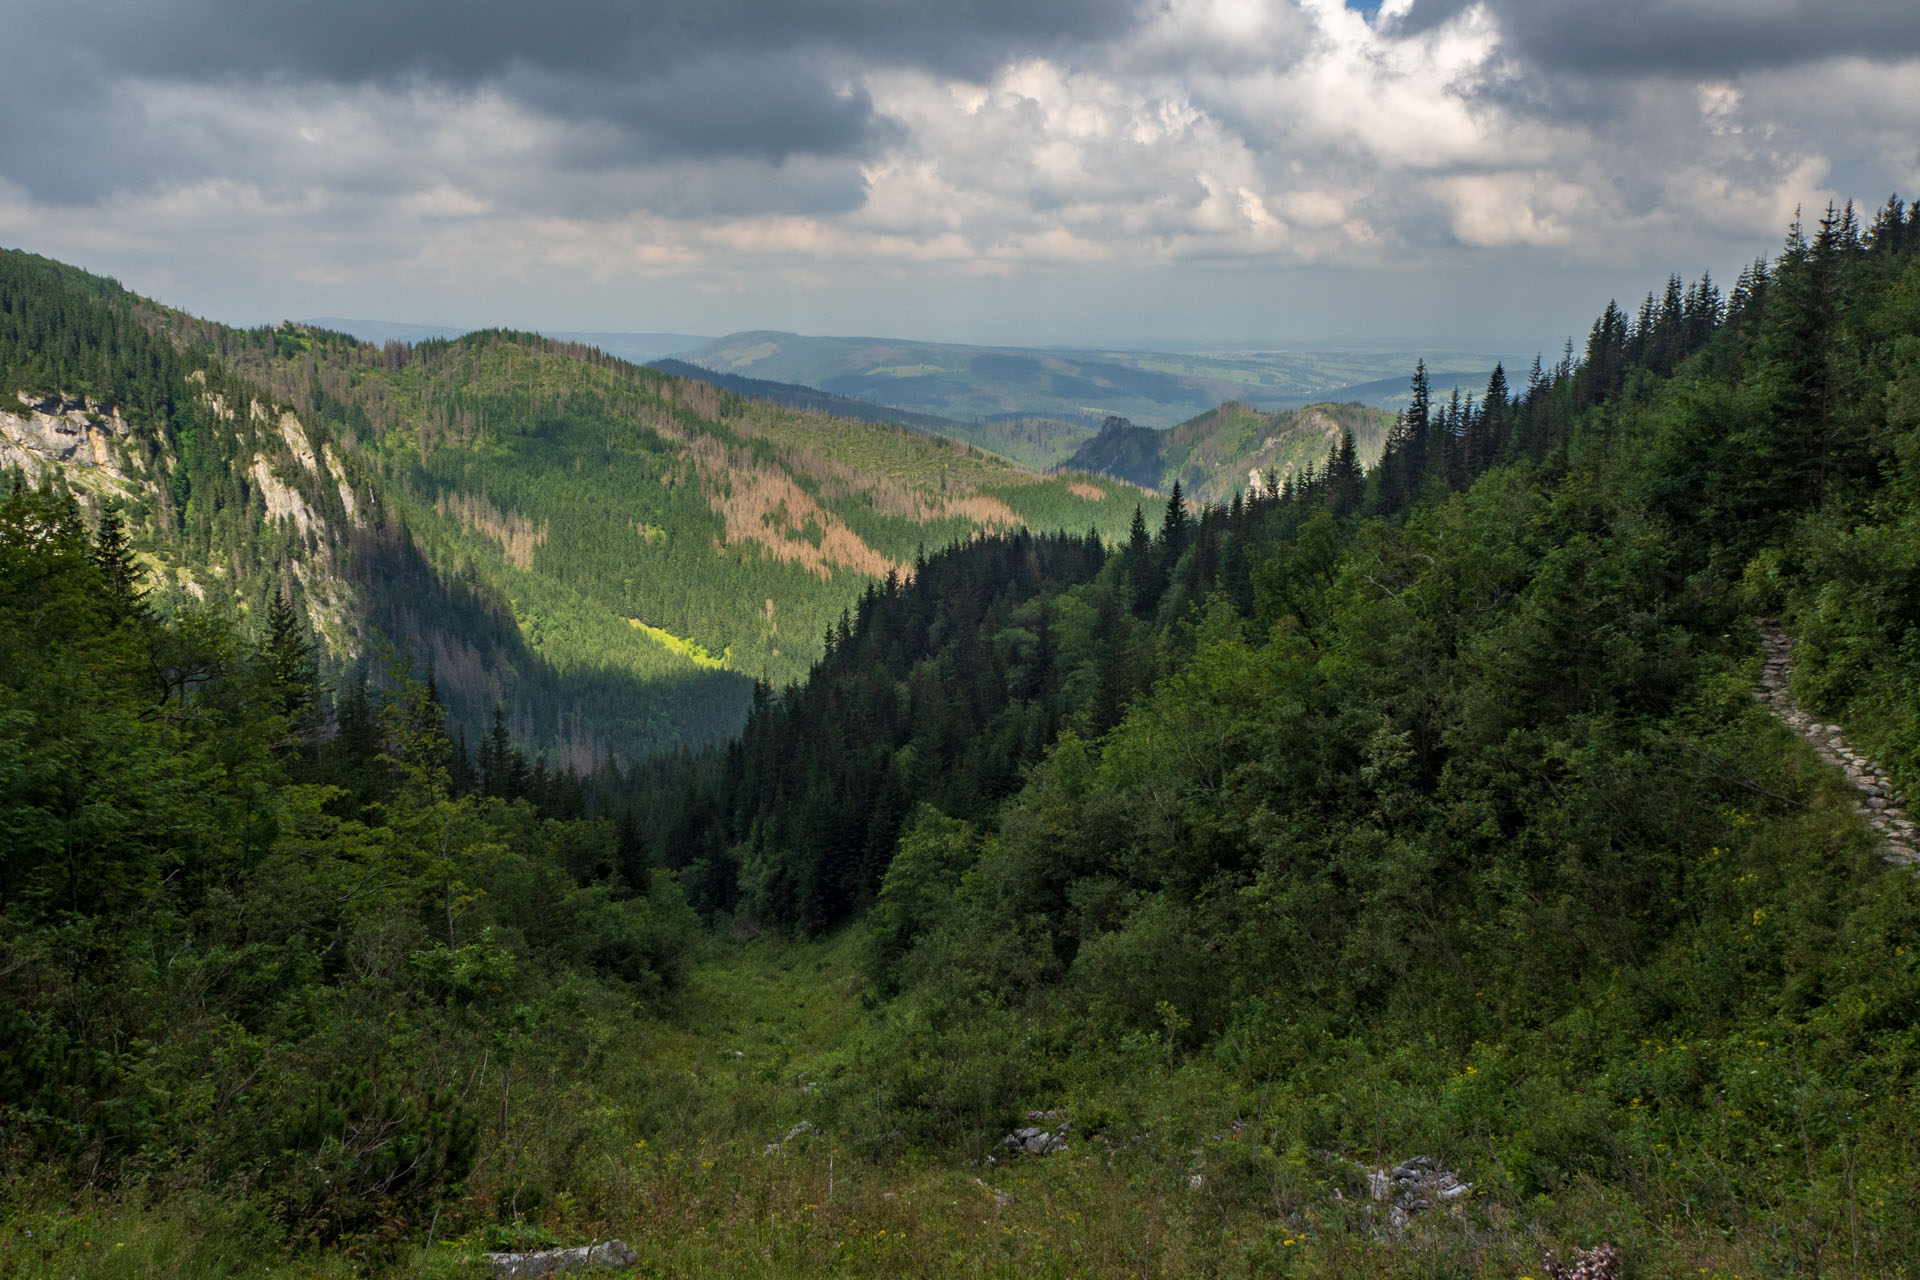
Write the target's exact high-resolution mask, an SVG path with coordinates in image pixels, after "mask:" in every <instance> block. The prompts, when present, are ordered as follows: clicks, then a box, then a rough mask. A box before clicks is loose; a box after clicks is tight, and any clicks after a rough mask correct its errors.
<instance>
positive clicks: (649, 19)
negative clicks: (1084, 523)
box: [0, 0, 1920, 352]
mask: <svg viewBox="0 0 1920 1280" xmlns="http://www.w3.org/2000/svg"><path fill="white" fill-rule="evenodd" d="M0 18H3V19H4V23H5V26H6V28H7V30H8V34H9V39H8V42H7V43H8V46H9V48H10V49H12V50H13V51H14V54H15V55H16V56H13V57H10V58H9V59H8V67H7V71H6V73H5V81H4V88H3V89H0V104H4V105H3V106H0V245H6V246H9V247H17V248H24V249H29V250H32V251H34V252H37V253H42V254H46V255H49V256H52V257H56V258H60V259H62V260H64V261H68V262H72V263H75V264H77V265H80V266H83V267H86V268H88V269H90V270H94V271H99V272H102V273H104V274H109V275H113V276H115V277H117V278H119V279H120V280H121V281H122V282H123V283H125V284H127V285H128V286H130V287H132V288H135V289H137V290H139V291H141V292H143V293H147V294H149V295H152V296H156V297H158V298H160V299H162V300H163V301H167V302H170V303H172V304H174V305H177V306H181V307H185V308H187V309H189V310H192V311H195V312H198V313H200V314H203V315H208V316H212V317H214V318H217V319H222V320H227V321H230V322H234V323H247V324H251V323H262V322H272V321H277V320H279V319H282V318H286V317H302V316H314V315H335V316H361V317H371V318H380V319H387V320H397V321H414V322H426V323H436V324H450V325H460V326H477V325H488V324H503V325H512V326H515V327H521V328H541V329H548V330H556V331H557V330H575V331H577V330H602V331H617V330H627V331H633V330H670V331H675V332H684V333H704V334H716V335H717V334H723V333H728V332H731V331H735V330H741V329H751V328H771V329H790V330H796V331H800V332H807V333H825V334H884V335H889V336H899V337H913V338H924V339H933V340H943V341H963V342H983V343H1008V344H1013V343H1022V344H1052V345H1077V346H1100V345H1132V346H1142V347H1186V348H1205V347H1283V346H1291V347H1302V348H1309V349H1312V348H1318V349H1341V348H1354V347H1361V346H1374V347H1392V348H1398V347H1418V346H1430V347H1431V346H1437V347H1444V348H1446V349H1451V350H1464V349H1483V350H1497V351H1501V352H1521V351H1526V352H1531V351H1533V350H1536V349H1539V348H1542V347H1545V348H1548V349H1557V348H1558V346H1559V343H1560V341H1561V339H1562V338H1564V337H1565V336H1567V335H1568V334H1573V333H1579V334H1584V332H1585V330H1586V328H1587V327H1588V325H1589V324H1590V323H1591V321H1592V317H1593V316H1594V315H1595V314H1596V313H1597V312H1598V311H1599V310H1600V308H1601V307H1602V306H1604V304H1605V302H1606V300H1607V299H1608V297H1610V296H1618V297H1620V298H1621V299H1622V300H1623V301H1628V300H1631V299H1635V298H1638V297H1639V296H1641V295H1643V294H1644V293H1645V292H1646V291H1647V290H1648V289H1649V288H1653V287H1656V286H1658V285H1660V284H1661V283H1662V282H1664V280H1665V278H1666V276H1667V274H1668V273H1669V272H1670V271H1678V272H1680V273H1681V274H1683V275H1684V276H1686V277H1688V278H1692V277H1694V276H1696V275H1698V274H1699V272H1700V271H1701V270H1703V269H1705V270H1711V271H1712V272H1713V273H1714V274H1715V276H1716V277H1717V278H1720V279H1722V280H1723V281H1725V282H1728V283H1730V282H1731V278H1732V275H1733V274H1734V273H1736V272H1737V271H1738V270H1739V269H1740V267H1741V266H1742V265H1743V264H1744V263H1747V262H1750V261H1752V260H1753V258H1755V257H1756V256H1757V255H1760V254H1766V253H1772V252H1774V251H1776V250H1777V249H1778V247H1779V244H1780V242H1781V238H1782V236H1783V234H1784V232H1785V229H1786V227H1787V225H1788V223H1789V221H1790V220H1791V219H1792V218H1793V216H1794V211H1795V209H1796V208H1797V207H1801V208H1805V209H1807V210H1808V212H1809V220H1811V215H1812V214H1814V213H1817V211H1818V210H1820V209H1821V208H1824V206H1825V205H1826V203H1827V202H1828V201H1830V200H1845V199H1848V198H1853V199H1855V200H1857V201H1859V202H1861V203H1863V204H1864V205H1866V206H1868V207H1869V208H1871V207H1873V206H1877V205H1878V204H1880V203H1881V202H1883V201H1884V200H1885V199H1886V198H1887V197H1888V196H1889V195H1890V194H1893V193H1896V192H1898V193H1899V194H1901V195H1903V196H1913V195H1920V4H1916V3H1914V2H1913V0H1826V2H1825V3H1814V2H1813V0H1471V2H1470V0H1384V2H1383V3H1358V2H1357V0H1356V2H1355V3H1349V4H1342V3H1340V2H1339V0H641V2H636V0H540V3H529V0H329V3H326V4H314V3H311V0H0ZM28 51H33V52H32V54H31V56H29V54H28Z"/></svg>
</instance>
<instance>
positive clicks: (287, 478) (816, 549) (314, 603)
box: [0, 251, 1139, 774]
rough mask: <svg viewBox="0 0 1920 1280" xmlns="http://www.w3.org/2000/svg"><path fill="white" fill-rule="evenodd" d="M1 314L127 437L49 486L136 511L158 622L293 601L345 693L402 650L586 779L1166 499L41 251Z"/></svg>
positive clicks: (872, 427)
mask: <svg viewBox="0 0 1920 1280" xmlns="http://www.w3.org/2000/svg"><path fill="white" fill-rule="evenodd" d="M0 325H3V326H4V327H0V386H3V387H5V388H6V391H5V393H0V394H4V396H5V399H6V401H7V403H8V404H9V405H13V404H16V403H18V401H17V400H16V397H18V396H24V397H26V399H27V401H28V402H30V403H34V404H37V403H40V402H41V401H42V400H43V398H45V397H50V396H51V397H56V398H58V397H65V400H58V399H56V401H55V402H56V403H69V402H70V403H71V404H72V405H73V406H74V407H75V408H76V409H79V408H81V407H83V406H90V407H87V408H86V409H85V412H86V413H87V414H90V415H91V416H92V417H94V418H99V419H101V420H103V421H105V420H106V415H108V414H112V415H114V417H113V419H112V420H113V421H114V422H122V421H124V423H125V424H126V432H127V434H126V438H125V439H124V440H120V441H116V442H115V443H114V445H113V446H112V447H113V451H114V453H115V461H116V466H117V468H118V473H117V475H116V476H114V477H110V478H109V479H107V480H101V479H100V477H99V476H98V474H97V473H96V472H95V471H94V470H93V469H92V468H82V467H79V466H69V467H66V468H64V469H56V470H55V471H54V472H53V473H52V475H51V479H52V481H53V482H54V483H55V484H57V485H59V486H62V487H64V488H66V489H68V490H72V491H75V492H76V493H77V494H78V495H79V496H80V497H81V498H82V499H83V501H84V502H85V503H86V504H87V505H88V506H89V508H91V507H92V506H94V505H100V504H104V505H107V506H111V507H113V508H115V509H116V510H118V511H120V512H121V514H122V516H123V518H124V520H125V522H126V525H127V529H128V532H129V536H130V537H131V538H132V539H133V542H134V545H135V547H136V548H137V550H138V551H139V552H140V553H141V554H142V555H145V556H147V557H149V558H150V560H151V561H152V567H153V568H154V569H155V570H156V576H155V581H154V582H153V583H152V591H153V605H154V607H155V608H156V609H157V610H158V611H159V612H161V613H162V614H171V613H172V612H174V611H175V610H176V609H178V608H182V607H186V606H188V605H191V604H195V603H197V602H201V601H205V600H208V599H213V598H217V599H220V600H224V601H227V602H229V603H230V604H231V605H232V606H233V608H234V609H235V610H236V611H237V612H238V613H239V614H241V615H243V616H244V617H250V618H254V619H259V618H261V617H263V616H264V609H265V605H266V602H267V600H268V599H269V598H271V597H272V595H273V594H274V593H275V592H276V591H284V592H286V594H287V595H288V598H289V599H290V601H291V602H292V604H293V606H294V608H295V609H296V611H297V612H300V613H302V614H303V615H304V616H305V617H306V619H307V621H308V623H309V625H310V626H311V627H312V628H313V629H314V630H315V632H316V633H317V635H318V636H319V639H320V641H321V645H320V657H321V660H322V666H323V669H324V670H325V672H326V674H327V675H328V676H329V678H330V680H331V682H332V683H334V684H340V683H343V682H345V681H348V680H351V679H353V678H357V676H358V675H359V674H366V673H371V674H372V675H373V676H374V677H375V678H376V680H377V679H378V677H379V674H380V672H381V671H383V670H384V668H385V665H386V664H385V662H384V659H383V657H382V654H383V651H384V649H385V648H386V647H389V646H391V647H394V648H396V649H398V650H401V651H403V652H404V653H405V654H406V655H408V657H409V662H408V664H407V665H408V666H409V669H410V670H412V672H413V673H414V674H415V675H417V676H419V677H421V678H425V677H426V676H427V675H428V674H432V675H433V676H434V677H435V678H436V680H437V684H438V687H439V689H440V692H441V694H442V696H443V698H444V700H445V704H446V706H447V708H448V711H449V714H450V715H451V716H452V719H453V724H454V731H455V734H456V737H457V736H459V735H461V734H465V735H466V736H467V738H468V739H469V741H477V740H478V738H479V737H480V736H481V735H482V734H484V733H485V732H487V731H488V728H489V726H490V724H491V718H492V714H493V711H494V709H495V708H496V707H499V708H501V709H502V710H503V711H504V714H505V715H506V718H507V720H508V722H509V724H510V726H511V728H512V731H513V733H514V736H515V738H516V740H518V741H521V742H524V743H526V744H527V745H528V746H529V748H530V749H534V750H537V751H539V752H541V753H544V754H545V755H547V756H548V758H549V759H550V760H551V762H552V763H553V764H554V765H555V766H556V767H560V768H570V769H573V770H574V771H576V772H579V773H582V774H584V773H587V772H589V771H591V770H592V769H593V768H594V767H595V766H596V765H598V764H600V763H601V762H603V761H607V760H610V759H611V760H634V759H639V758H642V757H645V756H647V755H649V754H651V753H655V752H660V751H667V750H672V749H675V748H679V747H683V746H700V745H705V744H707V743H711V742H716V741H719V740H722V739H724V738H725V737H727V736H728V735H729V734H731V733H732V732H734V731H735V730H737V728H738V727H739V724H740V722H741V720H742V718H743V717H744V715H745V713H746V710H747V707H748V704H749V701H750V697H751V691H752V687H753V682H754V681H755V680H756V679H765V680H770V681H774V682H785V681H787V680H790V679H793V678H795V677H797V676H798V675H800V674H801V673H803V672H804V671H805V670H806V669H807V667H808V665H809V664H810V663H811V662H812V661H813V659H814V658H816V657H817V656H818V654H819V651H820V643H821V637H822V635H824V634H825V632H826V631H827V630H828V628H829V627H830V626H831V625H832V623H833V622H834V620H835V618H836V617H837V616H838V615H839V613H840V611H841V610H842V609H843V608H845V607H846V606H848V605H849V604H851V603H852V602H853V600H854V599H855V598H856V597H857V596H858V594H859V592H860V590H861V589H862V588H863V587H864V586H865V585H868V584H870V583H873V582H877V581H880V580H882V579H884V578H885V577H886V575H887V574H888V573H890V572H891V573H901V574H904V573H905V572H907V571H908V567H909V565H910V562H911V561H912V559H913V557H914V555H915V554H916V552H917V551H919V550H920V549H921V548H922V547H932V546H939V545H943V544H945V543H946V542H948V541H950V540H952V539H955V538H962V537H966V536H969V535H970V534H972V533H974V532H976V531H980V530H990V529H1010V528H1015V527H1025V526H1029V525H1030V526H1032V527H1036V528H1071V529H1075V530H1086V529H1088V528H1095V529H1099V530H1101V531H1102V532H1103V533H1104V534H1106V535H1107V536H1115V535H1117V534H1119V533H1120V532H1121V531H1122V530H1124V529H1125V528H1126V521H1127V518H1128V516H1129V514H1130V513H1131V511H1132V510H1133V507H1134V506H1135V505H1136V503H1137V500H1138V497H1139V495H1138V494H1137V493H1135V492H1134V491H1133V490H1132V489H1131V488H1130V487H1129V486H1125V485H1116V484H1114V483H1113V482H1111V481H1105V480H1099V481H1095V480H1094V479H1092V478H1089V477H1083V476H1077V475H1059V476H1041V475H1038V474H1036V473H1034V472H1031V471H1026V470H1022V469H1020V468H1018V467H1015V466H1012V465H1010V464H1007V463H1005V462H1003V461H1001V460H1000V459H998V458H996V457H992V456H989V455H987V454H984V453H981V452H980V451H978V450H975V449H973V448H971V447H969V446H966V445H964V444H959V443H956V442H955V441H952V440H949V439H946V438H943V437H938V436H925V435H921V434H916V433H915V432H913V431H909V430H906V429H903V428H900V427H896V426H892V425H888V424H885V423H867V422H859V421H853V420H848V419H842V418H832V417H828V416H826V415H824V414H821V413H817V412H811V411H806V410H798V409H790V408H787V407H785V406H782V405H779V404H776V403H774V402H773V401H770V400H751V399H748V398H745V397H742V396H739V395H734V394H729V393H723V392H721V391H719V390H718V389H716V388H714V387H712V386H709V385H706V384H702V383H696V382H689V381H686V380H684V379H680V378H675V377H670V376H668V375H666V374H662V373H659V372H656V371H654V370H650V369H643V368H639V367H637V366H634V365H631V364H628V363H626V362H624V361H621V360H617V359H613V358H611V357H608V356H606V355H605V354H603V353H601V352H599V351H597V350H595V349H593V348H591V347H587V346H583V345H581V344H578V343H568V342H555V341H552V340H549V339H546V338H542V337H539V336H538V335H534V334H526V333H511V332H504V331H486V332H480V333H474V334H469V335H467V336H465V337H463V338H461V339H459V340H457V341H451V342H449V341H445V340H434V341H428V342H422V343H419V344H415V345H412V346H408V345H406V344H402V343H397V342H395V343H388V344H386V345H384V346H380V347H376V346H373V345H371V344H367V343H362V342H359V341H357V340H355V339H353V338H350V337H348V336H346V335H343V334H338V333H332V332H328V331H326V330H321V329H315V328H311V327H308V326H301V325H294V324H291V323H289V324H283V325H281V326H279V327H277V328H262V329H256V330H239V329H234V328H231V327H227V326H223V325H218V324H213V323H210V322H206V321H202V320H198V319H195V318H193V317H191V316H187V315H185V314H183V313H180V312H177V311H173V310H171V309H169V308H166V307H164V306H162V305H160V304H157V303H153V302H150V301H148V300H146V299H144V298H140V297H139V296H137V295H134V294H131V293H129V292H127V291H125V290H123V289H121V288H119V286H117V285H116V284H114V283H113V282H112V281H108V280H104V279H101V278H99V277H95V276H90V275H87V274H86V273H84V272H81V271H78V270H75V269H73V268H71V267H67V266H64V265H62V264H59V263H55V262H52V261H49V260H47V259H43V258H36V257H34V256H32V255H29V254H23V253H18V252H15V251H5V252H0ZM96 490H97V491H98V492H97V493H96ZM698 654H706V655H711V656H713V657H714V658H716V659H718V663H717V665H715V664H713V663H707V662H703V661H701V660H699V659H698V658H697V657H695V656H694V655H698Z"/></svg>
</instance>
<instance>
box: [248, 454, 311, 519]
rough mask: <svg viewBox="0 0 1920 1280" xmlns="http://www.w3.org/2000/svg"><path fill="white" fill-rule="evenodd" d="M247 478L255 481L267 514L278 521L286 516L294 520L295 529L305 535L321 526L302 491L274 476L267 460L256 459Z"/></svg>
mask: <svg viewBox="0 0 1920 1280" xmlns="http://www.w3.org/2000/svg"><path fill="white" fill-rule="evenodd" d="M247 476H248V478H249V479H251V480H252V481H253V484H254V487H255V488H257V489H258V490H259V491H260V497H261V499H262V500H263V501H264V502H265V503H266V506H267V514H268V515H269V516H271V517H272V518H273V519H275V520H278V519H280V518H281V517H283V516H284V517H286V518H288V519H290V520H292V521H293V523H294V527H295V528H297V529H299V530H300V532H301V534H303V535H304V534H306V533H309V532H311V531H312V529H313V528H314V526H315V525H317V524H319V519H318V518H317V517H316V516H315V515H314V514H313V508H311V507H309V506H308V505H307V500H306V499H305V498H303V497H301V496H300V491H299V490H298V489H295V488H293V487H292V486H291V485H288V484H286V483H284V482H283V481H282V480H281V479H280V477H279V476H276V475H274V474H273V472H272V470H270V469H269V468H268V466H267V460H266V459H265V458H260V457H256V458H255V459H254V460H253V466H252V467H250V468H249V469H248V470H247Z"/></svg>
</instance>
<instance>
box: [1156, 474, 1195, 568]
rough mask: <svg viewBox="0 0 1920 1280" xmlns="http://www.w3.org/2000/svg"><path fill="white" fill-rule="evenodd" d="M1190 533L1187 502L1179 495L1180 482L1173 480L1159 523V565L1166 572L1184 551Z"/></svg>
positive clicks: (1191, 523) (1191, 522)
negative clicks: (1165, 508)
mask: <svg viewBox="0 0 1920 1280" xmlns="http://www.w3.org/2000/svg"><path fill="white" fill-rule="evenodd" d="M1192 533H1193V519H1192V517H1191V516H1189V515H1188V514H1187V502H1186V499H1185V498H1184V497H1183V496H1182V495H1181V493H1180V482H1179V481H1178V480H1175V481H1174V482H1173V489H1172V490H1171V491H1170V492H1169V493H1168V494H1167V511H1166V515H1165V516H1163V517H1162V518H1161V521H1160V555H1161V563H1162V565H1163V566H1164V567H1165V568H1166V569H1167V570H1169V571H1171V570H1172V568H1173V566H1174V565H1175V564H1176V563H1177V562H1178V561H1179V559H1180V556H1181V554H1182V553H1183V552H1185V551H1186V549H1187V542H1188V539H1189V538H1190V537H1191V536H1192Z"/></svg>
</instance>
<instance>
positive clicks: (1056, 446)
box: [649, 357, 1093, 471]
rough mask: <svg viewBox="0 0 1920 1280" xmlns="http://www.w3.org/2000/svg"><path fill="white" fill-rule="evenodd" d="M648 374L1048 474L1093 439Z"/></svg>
mask: <svg viewBox="0 0 1920 1280" xmlns="http://www.w3.org/2000/svg"><path fill="white" fill-rule="evenodd" d="M649 367H650V368H654V369H658V370H660V372H662V373H670V374H672V375H673V376H674V377H676V378H691V379H694V380H695V381H699V382H708V383H712V384H713V385H714V386H716V387H719V388H721V389H722V390H725V391H731V392H733V393H734V394H735V395H739V396H745V397H747V398H748V399H749V400H767V401H770V402H772V403H774V404H780V405H786V406H788V407H789V408H793V409H806V410H810V411H812V412H814V413H824V414H828V415H830V416H832V417H836V418H854V419H858V420H859V421H861V422H888V423H892V424H893V425H895V426H901V427H906V428H907V429H908V430H910V431H918V432H920V433H921V434H922V435H935V436H947V437H949V438H951V439H954V440H960V441H963V442H965V443H967V444H970V445H973V446H974V447H975V448H977V449H984V450H985V451H986V452H988V453H991V454H996V455H998V456H999V457H1002V458H1005V459H1007V460H1008V461H1009V462H1014V463H1018V464H1019V465H1021V466H1023V467H1032V468H1034V469H1036V470H1041V471H1044V470H1046V469H1048V468H1049V467H1056V466H1059V465H1060V464H1061V463H1064V462H1065V461H1066V460H1067V459H1068V458H1070V457H1072V456H1073V452H1074V450H1075V449H1077V448H1079V447H1080V446H1081V445H1082V444H1084V443H1085V442H1086V441H1087V440H1088V439H1090V438H1091V437H1092V435H1093V430H1092V428H1090V427H1087V426H1085V425H1084V424H1082V423H1079V422H1063V421H1061V420H1060V419H1058V418H1006V419H999V420H995V421H990V422H961V421H959V420H958V419H955V418H942V417H939V416H938V415H936V414H931V413H914V412H912V411H911V410H907V409H896V408H894V407H893V406H891V405H883V404H873V403H872V402H870V401H866V400H855V399H853V398H851V397H849V396H836V395H833V394H832V393H830V392H826V391H822V390H820V389H819V388H818V387H807V386H801V385H800V384H798V383H793V382H774V381H771V380H769V379H766V378H743V377H741V376H740V375H739V374H737V373H715V372H714V371H713V370H711V369H703V368H701V367H700V366H699V365H697V364H688V363H687V362H686V361H685V360H677V359H674V358H672V357H669V358H667V359H665V360H655V361H654V362H653V363H652V364H651V365H650V366H649Z"/></svg>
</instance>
